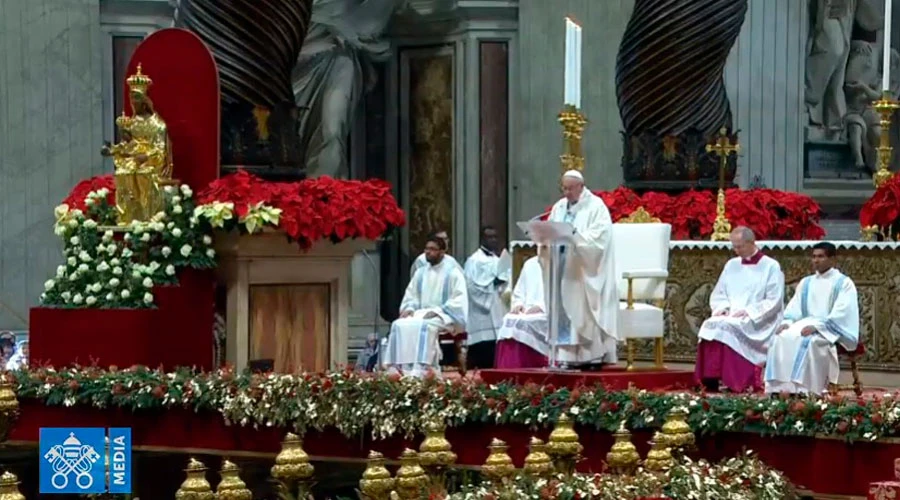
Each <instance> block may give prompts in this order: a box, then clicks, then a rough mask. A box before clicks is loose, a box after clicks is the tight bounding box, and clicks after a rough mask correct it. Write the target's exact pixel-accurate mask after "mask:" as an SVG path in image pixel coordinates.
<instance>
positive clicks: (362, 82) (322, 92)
mask: <svg viewBox="0 0 900 500" xmlns="http://www.w3.org/2000/svg"><path fill="white" fill-rule="evenodd" d="M405 3H406V0H315V2H314V3H313V9H312V20H311V25H310V29H309V32H308V33H307V36H306V40H305V41H304V42H303V48H302V49H301V51H300V56H299V57H298V58H297V64H296V66H295V67H294V72H293V88H294V97H295V100H296V103H297V106H298V107H300V108H301V120H300V129H299V139H300V148H301V150H302V151H304V154H305V157H306V173H307V175H308V176H311V177H315V176H319V175H330V176H332V177H348V176H349V174H350V169H349V161H348V157H347V155H348V153H347V140H348V139H349V137H350V130H351V127H352V126H353V120H354V118H355V114H356V111H357V109H358V107H359V103H360V100H361V98H362V96H363V95H364V93H365V92H367V91H368V90H370V89H371V88H372V86H373V85H374V83H375V79H376V74H375V71H374V68H373V66H372V63H373V62H379V61H385V60H387V59H388V58H389V57H390V49H391V45H390V42H389V41H388V40H386V39H384V37H383V34H384V32H385V30H386V28H387V25H388V23H389V21H390V19H391V17H392V15H393V14H394V12H395V11H397V10H398V9H399V8H400V7H401V6H402V5H403V4H405Z"/></svg>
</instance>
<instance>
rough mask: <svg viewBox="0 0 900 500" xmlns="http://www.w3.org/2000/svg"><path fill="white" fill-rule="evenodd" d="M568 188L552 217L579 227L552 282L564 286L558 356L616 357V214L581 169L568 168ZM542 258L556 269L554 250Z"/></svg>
mask: <svg viewBox="0 0 900 500" xmlns="http://www.w3.org/2000/svg"><path fill="white" fill-rule="evenodd" d="M562 191H563V198H562V199H561V200H559V201H557V202H556V203H555V204H554V205H553V208H552V209H551V211H550V217H549V220H550V221H553V222H566V223H569V224H571V225H572V226H573V227H574V232H573V233H572V234H571V235H569V236H568V241H566V242H565V246H564V247H563V248H561V249H560V255H559V258H560V269H561V272H560V274H561V279H560V281H558V282H557V283H551V284H550V286H556V287H558V290H559V297H560V306H561V310H560V314H559V315H558V316H557V317H558V318H559V324H558V330H557V331H558V332H559V334H558V339H557V341H558V342H557V346H558V350H557V356H558V357H557V359H558V361H559V363H561V364H562V365H567V366H582V367H587V366H599V365H600V364H602V363H615V362H616V360H617V357H616V343H617V341H618V336H617V332H616V322H617V319H618V314H619V292H618V287H617V280H616V272H615V265H614V260H613V259H614V257H613V249H612V234H613V231H612V230H613V227H612V219H611V218H610V216H609V210H608V209H607V208H606V205H605V204H604V203H603V200H602V199H600V197H598V196H595V195H594V194H593V193H591V192H590V190H588V189H587V188H585V186H584V177H582V175H581V172H579V171H577V170H569V171H568V172H566V173H565V174H563V178H562ZM541 259H542V262H541V265H542V266H543V267H545V268H546V269H550V267H549V265H550V252H549V251H543V252H541ZM549 307H553V304H549ZM548 314H549V311H548ZM551 340H552V339H551Z"/></svg>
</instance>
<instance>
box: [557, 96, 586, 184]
mask: <svg viewBox="0 0 900 500" xmlns="http://www.w3.org/2000/svg"><path fill="white" fill-rule="evenodd" d="M557 119H558V120H559V124H560V125H562V128H563V154H561V155H559V163H560V169H561V170H560V172H561V173H565V172H567V171H569V170H577V171H579V172H582V171H584V154H583V153H582V152H581V138H582V136H583V134H584V127H585V126H586V125H587V123H588V121H587V119H585V117H584V115H583V114H581V111H580V110H579V109H578V108H576V107H575V106H573V105H571V104H566V105H565V106H564V107H563V110H562V111H560V113H559V116H558V117H557Z"/></svg>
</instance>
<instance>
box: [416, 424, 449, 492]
mask: <svg viewBox="0 0 900 500" xmlns="http://www.w3.org/2000/svg"><path fill="white" fill-rule="evenodd" d="M445 430H446V426H445V425H444V423H443V422H442V421H440V420H433V421H431V422H429V423H428V424H426V425H425V439H424V440H423V441H422V444H421V445H420V446H419V463H420V464H421V465H422V467H423V468H424V469H425V472H426V473H427V474H428V477H430V478H431V487H432V493H433V494H437V495H438V496H446V495H447V484H446V473H447V469H448V468H450V467H451V466H452V465H453V464H454V463H456V453H453V447H452V446H451V445H450V441H447V438H446V437H445V436H444V432H445Z"/></svg>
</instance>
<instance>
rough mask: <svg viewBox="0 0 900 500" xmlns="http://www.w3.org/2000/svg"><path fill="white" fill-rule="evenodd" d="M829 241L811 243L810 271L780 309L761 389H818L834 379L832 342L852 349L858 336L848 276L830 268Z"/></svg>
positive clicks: (832, 255) (797, 391)
mask: <svg viewBox="0 0 900 500" xmlns="http://www.w3.org/2000/svg"><path fill="white" fill-rule="evenodd" d="M836 254H837V249H836V248H835V246H834V245H832V244H831V243H825V242H823V243H818V244H816V245H815V246H814V247H813V252H812V267H813V270H815V272H816V273H815V274H813V275H812V276H807V277H805V278H803V279H802V280H800V284H799V285H797V290H796V291H795V292H794V296H793V297H791V301H790V302H789V303H788V305H787V309H785V311H784V321H783V322H782V323H781V326H780V328H779V329H778V331H777V333H776V334H775V336H774V337H773V338H772V343H771V345H770V346H769V355H768V359H767V361H766V371H765V375H766V392H769V393H780V392H786V393H791V394H809V393H812V394H822V393H823V392H825V390H826V389H827V388H828V384H836V383H837V380H838V374H839V373H840V365H839V364H838V356H837V348H836V347H835V345H836V344H840V345H841V346H842V347H843V348H844V349H846V350H847V351H850V352H852V351H854V350H855V349H856V347H857V344H858V342H859V303H858V301H857V295H856V285H854V284H853V280H851V279H850V278H849V277H847V276H846V275H845V274H843V273H842V272H840V271H838V270H837V269H835V268H834V258H835V255H836Z"/></svg>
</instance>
